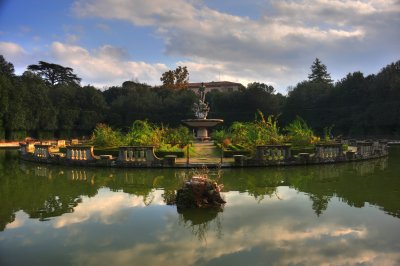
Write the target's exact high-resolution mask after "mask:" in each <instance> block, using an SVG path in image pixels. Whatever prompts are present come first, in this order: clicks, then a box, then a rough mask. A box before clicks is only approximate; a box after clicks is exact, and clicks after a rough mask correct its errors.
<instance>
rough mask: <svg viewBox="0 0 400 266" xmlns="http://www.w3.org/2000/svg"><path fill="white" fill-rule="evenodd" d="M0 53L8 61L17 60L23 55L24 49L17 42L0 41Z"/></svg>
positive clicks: (24, 53)
mask: <svg viewBox="0 0 400 266" xmlns="http://www.w3.org/2000/svg"><path fill="white" fill-rule="evenodd" d="M0 54H2V55H3V56H4V57H5V58H6V60H7V61H9V62H13V63H14V62H16V61H17V62H18V61H20V60H21V59H22V58H23V57H24V56H25V55H26V51H25V50H24V48H22V47H21V46H20V45H19V44H17V43H13V42H0Z"/></svg>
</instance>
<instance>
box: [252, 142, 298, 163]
mask: <svg viewBox="0 0 400 266" xmlns="http://www.w3.org/2000/svg"><path fill="white" fill-rule="evenodd" d="M256 149H257V150H256V157H255V159H256V161H258V162H264V163H279V162H282V161H286V160H289V159H290V158H291V157H292V154H291V146H290V145H262V146H257V148H256Z"/></svg>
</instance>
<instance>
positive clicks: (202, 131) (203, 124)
mask: <svg viewBox="0 0 400 266" xmlns="http://www.w3.org/2000/svg"><path fill="white" fill-rule="evenodd" d="M223 122H224V120H222V119H199V118H197V119H196V118H195V119H185V120H182V123H184V124H185V125H187V126H189V127H192V128H195V129H196V131H197V135H196V138H197V139H198V140H207V139H209V137H208V131H207V128H210V127H215V126H216V125H218V124H220V123H223Z"/></svg>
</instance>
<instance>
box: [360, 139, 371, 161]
mask: <svg viewBox="0 0 400 266" xmlns="http://www.w3.org/2000/svg"><path fill="white" fill-rule="evenodd" d="M372 145H373V142H371V141H357V143H356V147H357V156H359V157H369V156H371V155H372V154H373V146H372Z"/></svg>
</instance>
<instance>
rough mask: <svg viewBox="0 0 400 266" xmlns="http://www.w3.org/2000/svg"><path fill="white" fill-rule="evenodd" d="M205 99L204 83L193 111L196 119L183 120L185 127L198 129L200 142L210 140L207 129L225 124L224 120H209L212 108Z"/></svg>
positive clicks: (197, 135)
mask: <svg viewBox="0 0 400 266" xmlns="http://www.w3.org/2000/svg"><path fill="white" fill-rule="evenodd" d="M205 97H206V93H205V86H204V83H202V84H201V86H200V88H199V101H198V102H197V103H194V105H193V111H194V115H195V117H196V118H194V119H185V120H182V123H184V124H185V125H187V126H189V127H192V128H195V129H196V132H197V133H196V138H197V140H200V141H204V140H208V139H210V138H209V136H208V131H207V128H211V127H214V126H216V125H218V124H220V123H223V122H224V120H222V119H207V115H208V112H209V111H210V107H209V106H208V104H207V103H206V102H205Z"/></svg>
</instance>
